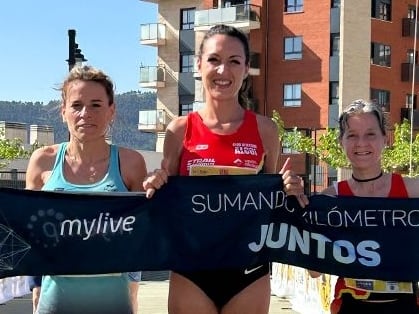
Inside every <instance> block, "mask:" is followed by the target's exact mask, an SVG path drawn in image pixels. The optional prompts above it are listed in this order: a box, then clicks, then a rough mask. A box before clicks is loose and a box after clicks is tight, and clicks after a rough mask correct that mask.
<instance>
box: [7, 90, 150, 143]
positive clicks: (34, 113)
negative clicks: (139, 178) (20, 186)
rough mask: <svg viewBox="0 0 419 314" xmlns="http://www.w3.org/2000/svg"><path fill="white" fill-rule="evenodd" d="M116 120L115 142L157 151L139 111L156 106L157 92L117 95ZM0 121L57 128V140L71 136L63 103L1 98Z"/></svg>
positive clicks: (134, 92) (113, 134) (133, 92)
mask: <svg viewBox="0 0 419 314" xmlns="http://www.w3.org/2000/svg"><path fill="white" fill-rule="evenodd" d="M115 103H116V119H115V122H114V124H113V127H112V142H113V143H114V144H117V145H120V146H125V147H129V148H133V149H138V150H140V149H141V150H155V146H156V135H155V134H153V133H145V132H141V131H139V130H138V112H139V110H153V109H156V93H151V92H148V93H142V92H136V91H132V92H128V93H124V94H119V95H115ZM0 121H8V122H20V123H26V124H27V126H28V128H29V125H31V124H38V125H49V126H52V127H53V128H54V138H55V142H56V143H59V142H64V141H66V140H67V138H68V132H67V127H66V125H65V124H64V123H63V121H62V118H61V115H60V102H59V101H50V102H49V103H48V104H47V105H43V104H42V103H40V102H20V101H0Z"/></svg>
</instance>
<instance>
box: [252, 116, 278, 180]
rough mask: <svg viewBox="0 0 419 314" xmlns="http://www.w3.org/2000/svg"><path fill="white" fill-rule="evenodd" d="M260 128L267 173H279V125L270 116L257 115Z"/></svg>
mask: <svg viewBox="0 0 419 314" xmlns="http://www.w3.org/2000/svg"><path fill="white" fill-rule="evenodd" d="M257 122H258V130H259V134H260V137H261V139H262V143H263V149H264V151H265V154H266V156H265V163H264V172H265V173H278V157H279V136H278V127H277V126H276V124H275V123H274V122H273V121H272V120H271V119H270V118H268V117H266V116H262V115H257Z"/></svg>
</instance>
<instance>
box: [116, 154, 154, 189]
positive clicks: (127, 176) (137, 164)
mask: <svg viewBox="0 0 419 314" xmlns="http://www.w3.org/2000/svg"><path fill="white" fill-rule="evenodd" d="M119 160H120V167H121V175H122V178H123V180H124V183H125V185H126V187H127V188H128V190H129V191H133V192H134V191H144V188H143V181H144V179H145V177H146V176H147V168H146V164H145V160H144V157H143V155H141V154H140V153H139V152H137V151H135V150H132V149H128V148H124V147H120V148H119Z"/></svg>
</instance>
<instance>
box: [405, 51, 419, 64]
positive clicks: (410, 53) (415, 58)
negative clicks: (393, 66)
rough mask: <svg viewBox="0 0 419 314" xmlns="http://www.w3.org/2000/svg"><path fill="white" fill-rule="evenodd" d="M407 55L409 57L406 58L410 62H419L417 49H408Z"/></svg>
mask: <svg viewBox="0 0 419 314" xmlns="http://www.w3.org/2000/svg"><path fill="white" fill-rule="evenodd" d="M406 57H407V58H406V59H407V63H410V64H413V63H418V54H417V53H416V55H415V51H414V50H413V49H409V50H407V54H406Z"/></svg>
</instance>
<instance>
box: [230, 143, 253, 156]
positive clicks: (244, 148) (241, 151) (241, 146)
mask: <svg viewBox="0 0 419 314" xmlns="http://www.w3.org/2000/svg"><path fill="white" fill-rule="evenodd" d="M233 147H234V153H235V154H236V155H253V156H257V154H258V153H257V145H256V144H251V143H233Z"/></svg>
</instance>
